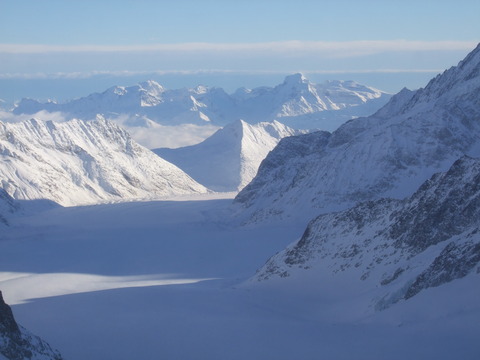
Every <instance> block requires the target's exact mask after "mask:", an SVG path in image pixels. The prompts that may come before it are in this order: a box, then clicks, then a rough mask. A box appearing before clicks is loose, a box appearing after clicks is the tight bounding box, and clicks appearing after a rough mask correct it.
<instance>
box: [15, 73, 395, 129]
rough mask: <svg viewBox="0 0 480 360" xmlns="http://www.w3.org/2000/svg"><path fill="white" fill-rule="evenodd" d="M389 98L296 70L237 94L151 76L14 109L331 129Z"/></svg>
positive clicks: (85, 116) (168, 121) (23, 103)
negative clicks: (167, 84)
mask: <svg viewBox="0 0 480 360" xmlns="http://www.w3.org/2000/svg"><path fill="white" fill-rule="evenodd" d="M389 97H390V95H388V94H386V93H384V92H382V91H380V90H377V89H374V88H371V87H367V86H364V85H360V84H357V83H355V82H353V81H329V82H325V83H323V84H314V83H311V82H309V81H308V80H307V79H306V78H305V77H304V76H303V75H301V74H294V75H290V76H287V77H286V79H285V81H284V82H283V83H282V84H279V85H277V86H275V87H260V88H255V89H244V88H242V89H238V90H237V91H236V92H234V93H233V94H227V93H226V92H225V91H224V90H223V89H221V88H207V87H204V86H197V87H196V88H189V89H188V88H186V89H173V90H169V89H165V88H163V87H162V86H161V85H160V84H158V83H156V82H155V81H147V82H143V83H140V84H138V85H134V86H129V87H124V86H114V87H112V88H110V89H107V90H106V91H104V92H103V93H95V94H91V95H88V96H87V97H83V98H79V99H75V100H71V101H69V102H66V103H61V104H60V103H56V102H53V101H50V102H47V103H40V102H38V101H36V100H32V99H23V100H22V101H21V102H20V103H19V104H18V105H17V107H16V108H15V109H14V113H15V114H35V113H37V112H39V111H41V110H46V111H49V112H63V113H65V114H68V116H71V117H77V118H82V119H91V118H94V117H95V116H96V114H99V113H101V114H103V115H104V116H105V117H107V118H113V117H115V116H118V115H119V114H127V115H130V116H146V117H147V118H149V119H151V120H154V121H155V122H158V123H160V124H163V125H178V124H215V125H217V126H223V125H226V124H228V123H231V122H233V121H235V120H238V119H243V120H244V121H246V122H248V123H252V124H253V123H257V122H263V121H273V120H275V119H277V120H280V119H281V121H282V122H284V123H286V122H288V125H290V126H292V127H296V128H304V129H310V128H328V129H332V127H333V128H336V127H337V126H338V125H339V124H340V123H342V122H344V121H346V120H348V119H351V118H353V117H358V116H364V115H368V114H371V113H373V112H374V111H375V110H377V109H378V108H379V107H380V106H381V105H383V104H385V102H386V101H387V100H388V98H389ZM327 120H328V121H327ZM295 125H298V126H295Z"/></svg>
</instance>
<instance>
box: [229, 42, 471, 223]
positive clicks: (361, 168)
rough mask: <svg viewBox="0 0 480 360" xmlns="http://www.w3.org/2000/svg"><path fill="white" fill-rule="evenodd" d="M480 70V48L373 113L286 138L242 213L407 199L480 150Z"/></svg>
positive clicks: (299, 213)
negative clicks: (332, 128)
mask: <svg viewBox="0 0 480 360" xmlns="http://www.w3.org/2000/svg"><path fill="white" fill-rule="evenodd" d="M479 68H480V46H479V47H477V48H476V49H475V50H474V51H473V52H472V53H470V54H469V55H468V56H467V57H466V58H465V60H463V61H462V62H460V63H459V65H458V66H456V67H452V68H451V69H449V70H447V71H445V72H444V73H443V74H441V75H439V76H437V77H436V78H434V79H433V80H431V81H430V82H429V84H428V85H427V86H426V87H425V88H424V89H421V90H418V91H416V92H410V91H408V90H403V91H401V92H400V93H399V94H397V95H396V96H394V97H393V98H392V99H391V101H390V102H389V103H388V104H387V105H386V106H385V107H384V108H382V109H381V110H379V111H378V112H377V113H376V114H374V115H372V116H370V117H367V118H358V119H354V120H351V121H349V122H347V123H346V124H344V125H342V126H341V127H340V128H338V129H337V130H336V131H334V132H333V133H332V134H331V135H328V134H325V133H323V132H319V133H316V134H315V133H314V134H309V135H303V136H301V138H300V139H296V138H286V139H282V141H281V142H280V144H279V146H278V147H277V148H275V149H274V151H272V152H271V153H270V154H269V156H268V157H267V158H266V159H265V161H264V162H263V163H262V165H261V166H260V168H259V171H258V174H257V176H256V177H255V178H254V179H253V181H252V182H251V183H250V184H249V185H248V186H247V187H245V188H244V189H243V190H242V192H240V194H238V196H237V198H236V199H235V202H236V205H237V209H238V213H239V216H244V217H246V218H250V219H256V220H262V219H265V218H271V217H279V216H280V217H283V218H286V217H298V218H299V219H300V220H303V221H305V220H306V219H309V218H311V217H312V216H314V215H316V214H319V213H322V212H323V213H325V212H328V211H332V210H341V209H346V208H348V207H350V206H353V205H354V204H356V203H357V202H359V201H366V200H371V199H378V198H380V197H394V198H404V197H406V196H409V195H411V194H412V193H413V192H414V191H415V189H417V188H418V187H419V186H420V184H422V182H423V181H425V180H426V179H428V178H429V177H430V176H431V175H433V174H434V173H436V172H439V171H445V170H447V169H448V168H449V167H450V166H451V164H452V163H453V162H454V161H455V160H456V159H458V158H460V157H461V156H463V155H464V154H467V155H472V156H478V155H480V147H479V145H478V144H479V143H480V100H479V96H478V94H479V93H480V74H479ZM291 148H295V149H297V148H301V149H302V150H301V151H299V152H297V151H293V152H292V151H290V149H291ZM292 169H295V170H292Z"/></svg>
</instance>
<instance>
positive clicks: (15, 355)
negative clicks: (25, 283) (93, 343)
mask: <svg viewBox="0 0 480 360" xmlns="http://www.w3.org/2000/svg"><path fill="white" fill-rule="evenodd" d="M0 354H2V355H3V356H4V357H6V358H7V359H9V360H26V359H28V360H36V359H38V360H40V359H41V360H62V356H61V355H60V353H59V352H58V351H57V350H53V349H52V348H51V347H50V345H49V344H47V343H46V342H45V341H43V340H42V339H40V338H39V337H38V336H35V335H33V334H30V333H29V332H28V331H27V330H25V329H24V328H22V327H21V326H19V325H18V324H17V322H16V321H15V318H14V317H13V313H12V309H11V308H10V306H8V305H7V304H6V303H5V301H4V300H3V296H2V292H1V291H0Z"/></svg>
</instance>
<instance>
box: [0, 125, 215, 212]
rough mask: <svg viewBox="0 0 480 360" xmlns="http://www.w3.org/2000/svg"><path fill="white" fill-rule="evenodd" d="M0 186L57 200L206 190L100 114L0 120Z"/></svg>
mask: <svg viewBox="0 0 480 360" xmlns="http://www.w3.org/2000/svg"><path fill="white" fill-rule="evenodd" d="M0 158H1V159H2V161H1V164H0V173H1V174H2V178H1V184H0V187H1V188H3V189H4V190H5V191H6V192H7V193H8V194H9V195H10V196H12V197H13V198H15V199H29V200H30V199H50V200H53V201H55V202H58V203H60V204H62V205H78V204H88V203H96V202H99V201H115V200H121V199H122V200H125V199H138V198H151V197H155V196H168V195H176V194H177V195H178V194H189V193H201V192H206V191H207V190H206V189H205V187H203V186H201V185H200V184H198V183H196V182H195V181H194V180H193V179H191V178H190V177H189V176H188V175H186V174H185V173H184V172H183V171H181V170H180V169H178V168H177V167H176V166H174V165H172V164H170V163H168V162H167V161H165V160H163V159H161V158H160V157H158V156H156V155H155V154H153V153H152V152H151V151H149V150H147V149H145V148H144V147H142V146H140V145H138V144H137V143H136V142H135V141H133V140H132V139H131V137H130V135H129V134H128V133H127V132H126V131H125V130H122V129H121V128H119V127H118V126H117V125H115V124H113V123H111V122H108V121H106V120H104V119H102V118H98V119H97V120H94V121H81V120H72V121H68V122H63V123H54V122H52V121H39V120H36V119H32V120H30V121H25V122H22V123H1V122H0Z"/></svg>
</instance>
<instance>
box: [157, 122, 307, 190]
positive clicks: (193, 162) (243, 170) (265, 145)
mask: <svg viewBox="0 0 480 360" xmlns="http://www.w3.org/2000/svg"><path fill="white" fill-rule="evenodd" d="M300 133H301V131H299V130H294V129H291V128H289V127H287V126H285V125H283V124H281V123H279V122H278V121H273V122H271V123H268V122H262V123H258V124H255V125H250V124H248V123H246V122H245V121H243V120H237V121H235V122H233V123H231V124H229V125H227V126H225V127H224V128H223V129H221V130H218V131H217V132H216V133H215V134H213V135H212V136H210V137H209V138H207V139H206V140H205V141H203V142H201V143H200V144H197V145H192V146H187V147H183V148H177V149H173V150H172V149H154V150H153V152H155V153H156V154H158V155H160V156H161V157H162V158H164V159H165V160H168V161H170V162H171V163H173V164H175V165H177V166H178V167H179V168H180V169H182V170H183V171H185V172H186V173H187V174H188V175H190V176H191V177H192V178H194V179H195V180H196V181H198V182H199V183H201V184H202V185H204V186H206V187H207V188H209V189H211V190H214V191H238V190H240V189H242V188H243V187H245V186H246V185H247V184H248V183H249V182H250V181H251V180H252V179H253V178H254V176H255V175H256V174H257V170H258V167H259V166H260V163H261V162H262V160H263V159H264V158H265V157H266V156H267V154H268V153H269V152H270V151H271V150H273V148H274V147H275V146H276V145H277V144H278V142H279V141H280V139H282V138H284V137H287V136H293V135H297V134H300Z"/></svg>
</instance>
